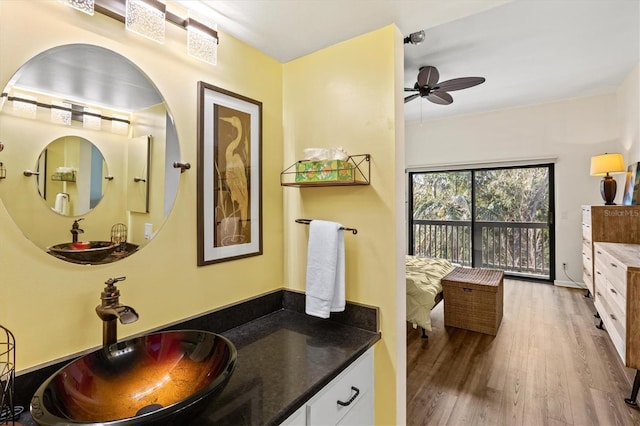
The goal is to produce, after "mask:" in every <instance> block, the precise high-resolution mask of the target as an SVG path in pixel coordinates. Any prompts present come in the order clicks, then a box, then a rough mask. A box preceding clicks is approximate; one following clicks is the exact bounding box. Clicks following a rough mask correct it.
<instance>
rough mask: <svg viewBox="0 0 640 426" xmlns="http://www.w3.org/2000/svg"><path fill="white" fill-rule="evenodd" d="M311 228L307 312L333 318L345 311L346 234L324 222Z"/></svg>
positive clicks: (311, 224)
mask: <svg viewBox="0 0 640 426" xmlns="http://www.w3.org/2000/svg"><path fill="white" fill-rule="evenodd" d="M309 227H310V228H309V246H308V249H307V282H306V287H307V290H306V302H305V312H306V313H307V314H309V315H313V316H317V317H320V318H329V315H330V312H342V311H344V307H345V294H344V282H345V278H344V275H345V268H344V231H343V230H341V229H340V228H341V227H342V225H340V224H339V223H336V222H328V221H324V220H312V221H311V223H310V224H309Z"/></svg>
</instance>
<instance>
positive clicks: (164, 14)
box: [63, 0, 219, 65]
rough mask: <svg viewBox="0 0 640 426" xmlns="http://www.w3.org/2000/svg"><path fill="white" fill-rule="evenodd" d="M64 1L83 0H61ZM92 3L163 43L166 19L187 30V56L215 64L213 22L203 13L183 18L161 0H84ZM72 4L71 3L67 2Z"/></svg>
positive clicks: (215, 47)
mask: <svg viewBox="0 0 640 426" xmlns="http://www.w3.org/2000/svg"><path fill="white" fill-rule="evenodd" d="M63 1H64V3H65V4H69V3H83V1H82V0H63ZM86 1H91V2H92V3H94V5H93V7H94V10H95V11H96V12H98V13H101V14H102V15H105V16H108V17H110V18H112V19H115V20H116V21H118V22H122V23H123V24H125V26H126V28H127V30H130V31H132V32H135V33H136V34H139V35H142V36H144V37H147V38H149V39H151V40H154V41H157V42H158V43H164V38H165V22H169V23H172V24H174V25H176V26H178V27H180V28H182V29H184V30H187V52H188V54H189V55H190V56H193V57H194V58H197V59H200V60H202V61H205V62H208V63H210V64H213V65H215V64H216V63H217V57H218V43H219V38H218V31H217V28H216V25H215V24H213V23H211V22H208V19H206V18H204V17H203V16H202V15H199V16H197V17H195V18H194V17H192V16H191V14H192V13H191V10H189V16H188V17H187V18H186V19H185V18H182V17H181V16H178V15H176V14H175V13H172V12H170V11H168V10H167V6H166V4H165V3H164V2H163V1H160V0H86ZM69 5H70V6H71V4H69Z"/></svg>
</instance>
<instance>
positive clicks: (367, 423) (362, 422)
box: [338, 391, 375, 426]
mask: <svg viewBox="0 0 640 426" xmlns="http://www.w3.org/2000/svg"><path fill="white" fill-rule="evenodd" d="M373 424H375V423H374V421H373V391H370V392H368V393H367V395H365V396H364V397H363V398H362V399H361V400H360V401H358V403H357V404H356V405H355V406H354V407H353V408H352V409H351V410H350V411H349V412H348V413H347V414H346V415H345V416H344V417H343V418H342V420H340V421H339V422H338V425H340V426H371V425H373Z"/></svg>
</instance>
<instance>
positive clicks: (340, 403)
mask: <svg viewBox="0 0 640 426" xmlns="http://www.w3.org/2000/svg"><path fill="white" fill-rule="evenodd" d="M351 390H352V391H354V392H355V393H354V394H353V396H352V397H351V398H350V399H349V400H348V401H347V402H344V401H340V400H338V401H336V402H337V403H338V405H342V406H343V407H347V406H349V405H351V403H352V402H353V401H355V400H356V398H357V397H358V395H360V389H358V388H357V387H355V386H351Z"/></svg>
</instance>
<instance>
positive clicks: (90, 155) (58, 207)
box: [36, 136, 108, 216]
mask: <svg viewBox="0 0 640 426" xmlns="http://www.w3.org/2000/svg"><path fill="white" fill-rule="evenodd" d="M36 170H37V172H38V173H39V174H38V175H36V184H37V185H38V193H39V194H40V196H41V197H42V199H43V200H44V202H45V204H46V205H47V206H48V207H49V208H50V209H51V210H53V211H54V212H56V213H58V214H60V215H62V216H82V215H86V214H87V213H89V212H90V211H91V210H93V209H94V208H95V207H96V206H97V205H98V203H100V201H101V200H102V197H103V195H104V190H105V189H106V188H105V185H104V183H105V180H106V178H107V177H108V171H107V162H106V161H105V159H104V157H103V156H102V153H101V152H100V150H99V149H98V147H97V146H95V145H94V144H92V143H91V142H90V141H88V140H87V139H85V138H82V137H80V136H63V137H61V138H58V139H56V140H54V141H53V142H51V143H50V144H49V145H47V147H46V148H45V149H44V150H43V151H42V153H41V154H40V156H39V157H38V164H37V167H36Z"/></svg>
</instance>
